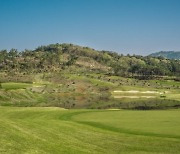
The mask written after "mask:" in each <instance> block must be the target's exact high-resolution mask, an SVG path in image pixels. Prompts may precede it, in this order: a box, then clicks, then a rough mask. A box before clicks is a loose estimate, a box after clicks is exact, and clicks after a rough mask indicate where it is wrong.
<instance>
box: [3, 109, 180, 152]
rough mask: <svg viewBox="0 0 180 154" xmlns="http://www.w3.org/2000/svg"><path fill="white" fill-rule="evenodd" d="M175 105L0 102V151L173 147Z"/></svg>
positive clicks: (178, 130) (177, 129) (177, 147)
mask: <svg viewBox="0 0 180 154" xmlns="http://www.w3.org/2000/svg"><path fill="white" fill-rule="evenodd" d="M179 111H180V110H179V109H176V110H175V109H174V110H161V111H160V110H153V111H152V110H151V111H135V110H131V111H130V110H87V109H79V110H75V109H74V110H65V109H62V108H56V107H49V108H42V107H31V108H29V107H26V108H25V107H0V117H1V118H0V153H18V154H21V153H28V154H35V153H41V154H43V153H53V154H54V153H78V154H79V153H111V154H112V153H138V154H139V153H143V154H144V153H163V154H164V153H179V152H180V120H179V119H180V112H179Z"/></svg>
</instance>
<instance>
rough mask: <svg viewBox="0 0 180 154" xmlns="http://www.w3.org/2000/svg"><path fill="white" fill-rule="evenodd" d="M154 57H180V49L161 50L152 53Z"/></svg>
mask: <svg viewBox="0 0 180 154" xmlns="http://www.w3.org/2000/svg"><path fill="white" fill-rule="evenodd" d="M150 56H152V57H164V58H167V59H180V51H176V52H175V51H160V52H156V53H152V54H150Z"/></svg>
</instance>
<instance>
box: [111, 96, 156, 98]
mask: <svg viewBox="0 0 180 154" xmlns="http://www.w3.org/2000/svg"><path fill="white" fill-rule="evenodd" d="M114 98H156V96H114Z"/></svg>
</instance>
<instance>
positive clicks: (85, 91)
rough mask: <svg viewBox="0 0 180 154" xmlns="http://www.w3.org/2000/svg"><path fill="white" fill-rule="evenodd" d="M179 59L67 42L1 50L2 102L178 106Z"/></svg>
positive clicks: (110, 105)
mask: <svg viewBox="0 0 180 154" xmlns="http://www.w3.org/2000/svg"><path fill="white" fill-rule="evenodd" d="M179 74H180V61H178V60H168V59H164V58H154V57H149V56H147V57H143V56H130V55H126V56H125V55H120V54H117V53H115V52H109V51H97V50H94V49H91V48H88V47H81V46H77V45H72V44H51V45H48V46H40V47H38V48H36V49H35V50H33V51H31V50H25V51H23V52H18V51H17V50H15V49H12V50H10V51H7V50H2V51H1V52H0V105H1V106H21V107H22V106H46V107H47V106H56V107H62V108H68V109H69V108H91V109H92V108H93V109H94V108H96V109H97V108H98V109H105V108H106V109H108V108H121V109H122V108H123V109H143V110H144V109H165V108H166V109H167V108H179V107H180V105H179V100H180V95H179V94H180V91H179V87H180V82H179Z"/></svg>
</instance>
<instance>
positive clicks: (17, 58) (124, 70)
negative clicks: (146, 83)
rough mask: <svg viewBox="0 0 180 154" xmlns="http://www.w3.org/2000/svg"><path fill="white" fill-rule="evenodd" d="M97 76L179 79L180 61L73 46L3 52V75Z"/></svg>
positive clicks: (0, 54)
mask: <svg viewBox="0 0 180 154" xmlns="http://www.w3.org/2000/svg"><path fill="white" fill-rule="evenodd" d="M63 70H66V71H68V70H69V71H70V72H76V73H78V72H95V73H96V72H98V73H101V72H102V73H106V74H112V75H118V76H124V77H130V76H131V77H132V76H133V77H134V76H136V77H137V76H138V77H139V76H143V77H146V78H150V77H152V76H167V75H168V76H174V75H175V76H179V75H180V61H176V60H168V59H164V58H161V57H158V58H156V57H150V56H147V57H143V56H136V55H134V56H131V55H126V56H125V55H122V54H118V53H116V52H110V51H97V50H94V49H91V48H89V47H81V46H77V45H73V44H51V45H47V46H40V47H38V48H36V49H35V50H25V51H22V52H19V51H17V50H15V49H11V50H10V51H7V50H1V51H0V71H1V72H4V71H5V72H11V74H13V73H17V72H21V73H22V72H23V73H28V74H32V73H43V72H61V71H63Z"/></svg>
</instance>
